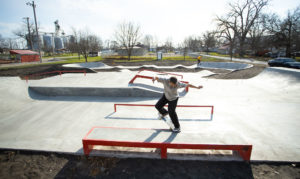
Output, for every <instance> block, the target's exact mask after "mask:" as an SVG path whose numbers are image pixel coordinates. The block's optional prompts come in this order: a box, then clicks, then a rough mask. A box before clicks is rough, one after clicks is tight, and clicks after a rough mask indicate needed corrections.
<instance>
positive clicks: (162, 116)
mask: <svg viewBox="0 0 300 179" xmlns="http://www.w3.org/2000/svg"><path fill="white" fill-rule="evenodd" d="M166 115H168V114H165V115H162V114H160V113H158V118H157V119H158V120H162V119H163V118H164V117H166Z"/></svg>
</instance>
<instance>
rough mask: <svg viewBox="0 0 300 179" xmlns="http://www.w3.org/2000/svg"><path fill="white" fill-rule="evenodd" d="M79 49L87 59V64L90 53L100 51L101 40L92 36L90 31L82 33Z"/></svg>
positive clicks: (80, 33) (80, 34)
mask: <svg viewBox="0 0 300 179" xmlns="http://www.w3.org/2000/svg"><path fill="white" fill-rule="evenodd" d="M78 47H79V50H80V53H81V54H82V55H83V57H84V58H85V62H87V58H88V56H89V52H98V51H99V50H100V48H101V40H100V39H99V38H98V37H97V36H96V35H93V34H90V33H89V32H88V30H85V31H80V32H79V42H78Z"/></svg>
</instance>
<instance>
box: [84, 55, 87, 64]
mask: <svg viewBox="0 0 300 179" xmlns="http://www.w3.org/2000/svg"><path fill="white" fill-rule="evenodd" d="M87 57H88V56H87V54H86V53H85V54H84V58H85V62H88V61H87Z"/></svg>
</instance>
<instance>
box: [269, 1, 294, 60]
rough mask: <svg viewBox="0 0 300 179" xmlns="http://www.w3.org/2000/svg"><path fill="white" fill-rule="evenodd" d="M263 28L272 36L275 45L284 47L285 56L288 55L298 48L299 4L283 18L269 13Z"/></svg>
mask: <svg viewBox="0 0 300 179" xmlns="http://www.w3.org/2000/svg"><path fill="white" fill-rule="evenodd" d="M265 28H266V29H268V32H269V34H270V35H272V36H273V43H274V45H275V46H277V47H280V46H283V47H285V49H286V56H288V57H290V56H291V52H292V50H295V51H296V50H300V44H299V40H300V6H299V7H298V8H296V9H295V10H294V11H289V12H288V14H287V16H286V17H285V18H284V19H280V18H279V17H278V16H277V15H276V14H271V15H269V16H268V18H267V20H266V24H265Z"/></svg>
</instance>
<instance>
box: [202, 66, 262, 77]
mask: <svg viewBox="0 0 300 179" xmlns="http://www.w3.org/2000/svg"><path fill="white" fill-rule="evenodd" d="M265 68H266V67H265V66H259V65H254V66H253V67H251V68H247V69H244V70H236V71H233V72H229V73H221V74H215V75H212V76H209V77H206V78H213V79H249V78H253V77H255V76H256V75H258V74H260V73H261V72H262V71H263V70H264V69H265Z"/></svg>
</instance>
